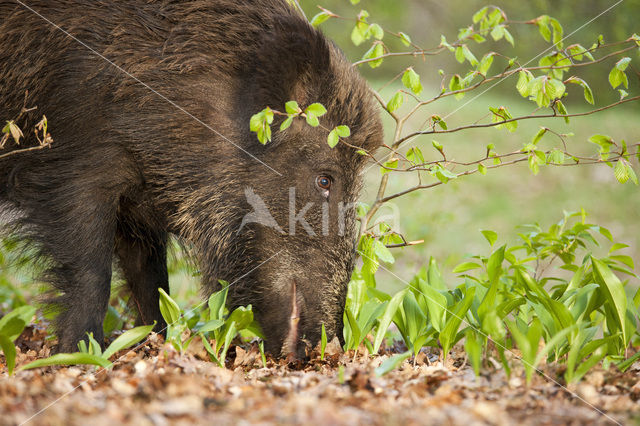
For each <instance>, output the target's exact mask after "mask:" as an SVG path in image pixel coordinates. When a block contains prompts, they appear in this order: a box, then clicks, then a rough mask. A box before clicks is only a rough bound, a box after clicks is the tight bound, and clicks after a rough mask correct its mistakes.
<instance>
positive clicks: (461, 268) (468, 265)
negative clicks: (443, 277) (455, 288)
mask: <svg viewBox="0 0 640 426" xmlns="http://www.w3.org/2000/svg"><path fill="white" fill-rule="evenodd" d="M480 267H481V266H480V265H478V264H477V263H475V262H462V263H461V264H459V265H458V266H456V267H455V268H453V273H455V274H459V273H462V272H467V271H470V270H472V269H478V268H480Z"/></svg>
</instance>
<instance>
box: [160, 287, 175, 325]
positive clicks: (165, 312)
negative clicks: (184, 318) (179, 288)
mask: <svg viewBox="0 0 640 426" xmlns="http://www.w3.org/2000/svg"><path fill="white" fill-rule="evenodd" d="M158 291H159V292H160V313H161V314H162V318H164V320H165V321H166V322H167V324H168V325H171V324H174V323H176V322H177V321H178V320H179V319H180V307H179V306H178V304H177V303H176V302H175V300H173V299H172V298H171V296H169V295H168V294H167V292H166V291H164V289H163V288H161V287H158Z"/></svg>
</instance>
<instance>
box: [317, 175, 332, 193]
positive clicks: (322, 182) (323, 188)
mask: <svg viewBox="0 0 640 426" xmlns="http://www.w3.org/2000/svg"><path fill="white" fill-rule="evenodd" d="M316 186H317V187H318V189H319V190H320V192H321V193H322V195H323V196H324V197H328V196H329V188H331V177H329V176H326V175H320V176H318V177H316Z"/></svg>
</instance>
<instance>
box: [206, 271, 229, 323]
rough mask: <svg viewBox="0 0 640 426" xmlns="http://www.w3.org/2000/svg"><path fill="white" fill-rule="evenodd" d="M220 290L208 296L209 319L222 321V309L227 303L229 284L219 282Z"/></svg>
mask: <svg viewBox="0 0 640 426" xmlns="http://www.w3.org/2000/svg"><path fill="white" fill-rule="evenodd" d="M219 283H220V285H221V286H222V290H220V291H217V292H215V293H213V294H212V295H211V296H209V319H210V320H215V319H217V320H222V319H224V307H225V304H226V303H227V293H228V292H229V283H228V282H226V281H223V280H220V281H219Z"/></svg>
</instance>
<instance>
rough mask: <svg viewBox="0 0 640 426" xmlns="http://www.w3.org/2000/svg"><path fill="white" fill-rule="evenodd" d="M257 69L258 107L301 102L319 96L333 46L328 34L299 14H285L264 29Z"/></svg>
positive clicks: (303, 102)
mask: <svg viewBox="0 0 640 426" xmlns="http://www.w3.org/2000/svg"><path fill="white" fill-rule="evenodd" d="M255 61H256V64H255V65H256V66H255V69H254V72H255V78H256V83H257V90H256V92H255V95H257V101H258V102H259V103H260V104H261V105H258V107H261V108H263V107H265V106H271V107H274V108H283V107H284V103H285V102H287V101H290V100H295V101H297V102H298V104H299V105H300V106H303V105H305V104H306V103H307V102H310V101H311V100H312V99H313V98H314V97H317V96H319V93H316V92H318V91H319V88H320V87H321V86H322V81H323V80H324V78H326V75H327V74H328V70H329V66H330V62H331V50H330V47H329V45H328V42H327V40H326V39H325V38H324V36H323V35H322V34H321V33H320V32H319V31H317V30H316V29H315V28H313V27H311V26H310V25H309V24H308V23H307V22H305V21H303V20H301V19H300V18H299V17H298V16H283V17H280V18H279V19H278V20H276V21H275V23H274V24H273V27H272V28H271V29H270V30H268V31H265V32H264V33H263V37H262V40H261V41H260V46H259V47H258V50H257V53H256V57H255Z"/></svg>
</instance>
